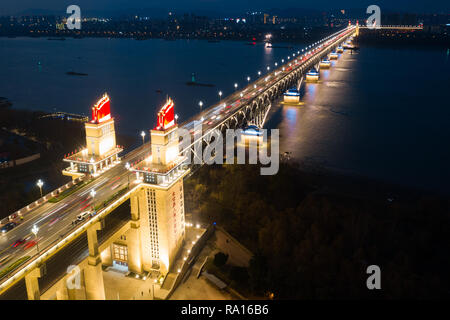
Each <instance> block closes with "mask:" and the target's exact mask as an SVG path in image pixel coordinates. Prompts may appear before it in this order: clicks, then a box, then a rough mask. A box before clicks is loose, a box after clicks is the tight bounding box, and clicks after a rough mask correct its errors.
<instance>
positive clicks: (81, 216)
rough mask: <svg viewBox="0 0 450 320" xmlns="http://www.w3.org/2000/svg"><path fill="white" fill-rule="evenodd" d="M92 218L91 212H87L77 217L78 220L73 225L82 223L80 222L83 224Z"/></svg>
mask: <svg viewBox="0 0 450 320" xmlns="http://www.w3.org/2000/svg"><path fill="white" fill-rule="evenodd" d="M90 217H91V212H90V211H85V212H83V213H81V214H79V215H78V216H77V218H76V219H75V220H73V221H72V224H73V225H75V224H78V223H80V222H82V221H84V220H86V219H89V218H90Z"/></svg>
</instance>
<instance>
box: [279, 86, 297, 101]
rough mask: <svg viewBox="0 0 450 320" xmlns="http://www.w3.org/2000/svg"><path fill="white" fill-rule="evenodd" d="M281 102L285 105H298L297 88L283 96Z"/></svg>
mask: <svg viewBox="0 0 450 320" xmlns="http://www.w3.org/2000/svg"><path fill="white" fill-rule="evenodd" d="M283 102H285V103H299V102H300V92H299V91H298V90H297V88H295V87H294V88H291V89H289V90H288V91H286V92H285V93H284V94H283Z"/></svg>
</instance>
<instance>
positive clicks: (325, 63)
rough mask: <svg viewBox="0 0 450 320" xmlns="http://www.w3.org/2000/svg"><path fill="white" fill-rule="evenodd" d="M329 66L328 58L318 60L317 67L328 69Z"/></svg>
mask: <svg viewBox="0 0 450 320" xmlns="http://www.w3.org/2000/svg"><path fill="white" fill-rule="evenodd" d="M330 66H331V61H330V60H328V59H327V58H326V57H325V58H324V59H323V60H321V61H320V63H319V68H320V69H329V68H330Z"/></svg>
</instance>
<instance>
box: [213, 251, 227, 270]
mask: <svg viewBox="0 0 450 320" xmlns="http://www.w3.org/2000/svg"><path fill="white" fill-rule="evenodd" d="M227 260H228V255H227V254H225V253H223V252H217V253H216V254H215V255H214V264H215V265H216V266H217V267H222V266H224V265H225V263H227Z"/></svg>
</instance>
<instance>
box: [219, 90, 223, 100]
mask: <svg viewBox="0 0 450 320" xmlns="http://www.w3.org/2000/svg"><path fill="white" fill-rule="evenodd" d="M222 94H223V93H222V91H219V101H220V100H222Z"/></svg>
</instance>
